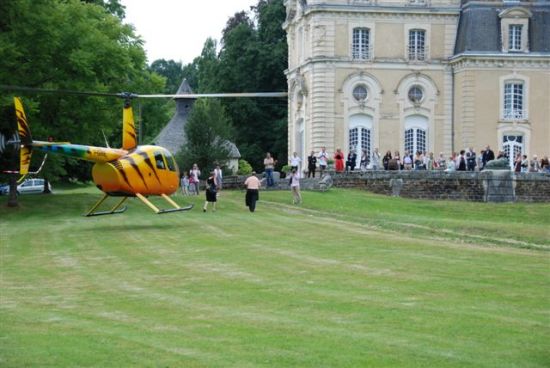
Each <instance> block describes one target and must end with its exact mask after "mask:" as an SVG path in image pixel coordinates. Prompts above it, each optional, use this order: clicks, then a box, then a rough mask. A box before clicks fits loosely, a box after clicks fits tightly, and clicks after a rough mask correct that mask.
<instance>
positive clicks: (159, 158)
mask: <svg viewBox="0 0 550 368" xmlns="http://www.w3.org/2000/svg"><path fill="white" fill-rule="evenodd" d="M155 162H156V163H157V169H161V170H166V165H165V164H164V159H163V158H162V153H160V152H155Z"/></svg>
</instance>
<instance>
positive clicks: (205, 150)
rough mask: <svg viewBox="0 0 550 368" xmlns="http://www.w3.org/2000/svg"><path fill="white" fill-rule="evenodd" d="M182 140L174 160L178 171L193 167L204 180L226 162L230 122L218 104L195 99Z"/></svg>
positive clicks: (228, 151) (209, 100) (208, 100)
mask: <svg viewBox="0 0 550 368" xmlns="http://www.w3.org/2000/svg"><path fill="white" fill-rule="evenodd" d="M185 136H186V138H187V141H186V143H185V144H184V146H183V148H182V150H181V151H180V153H179V154H178V157H177V160H178V163H179V164H180V166H181V168H182V171H185V170H189V168H191V166H192V165H193V164H194V163H196V164H197V165H198V166H199V168H201V170H202V175H203V176H204V175H207V174H208V172H210V171H211V170H213V169H214V167H215V166H216V164H217V163H219V164H220V165H223V163H224V162H226V161H227V160H228V158H229V154H230V153H231V147H230V145H229V144H228V141H229V140H231V138H232V129H231V122H230V121H229V119H228V117H227V114H226V113H225V109H224V108H223V106H222V105H221V103H220V102H219V101H218V100H215V99H199V100H197V101H196V102H195V104H194V106H193V110H192V111H191V113H190V115H189V119H188V121H187V124H186V125H185Z"/></svg>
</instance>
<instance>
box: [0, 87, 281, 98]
mask: <svg viewBox="0 0 550 368" xmlns="http://www.w3.org/2000/svg"><path fill="white" fill-rule="evenodd" d="M0 90H6V91H13V92H28V93H53V94H68V95H79V96H100V97H119V98H124V99H127V100H128V99H133V98H175V99H177V98H236V97H262V98H273V97H287V96H288V93H287V92H241V93H189V94H136V93H130V92H121V93H112V92H87V91H75V90H68V89H48V88H35V87H23V86H11V85H6V84H0Z"/></svg>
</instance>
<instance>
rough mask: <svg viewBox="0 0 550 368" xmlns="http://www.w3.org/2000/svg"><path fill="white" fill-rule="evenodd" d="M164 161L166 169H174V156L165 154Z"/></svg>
mask: <svg viewBox="0 0 550 368" xmlns="http://www.w3.org/2000/svg"><path fill="white" fill-rule="evenodd" d="M165 158H166V163H167V164H168V170H170V171H176V163H175V162H174V158H173V157H172V156H170V155H166V156H165Z"/></svg>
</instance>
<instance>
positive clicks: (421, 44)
mask: <svg viewBox="0 0 550 368" xmlns="http://www.w3.org/2000/svg"><path fill="white" fill-rule="evenodd" d="M425 41H426V31H425V30H423V29H411V30H410V31H409V60H420V61H422V60H425V59H426V44H425Z"/></svg>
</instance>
